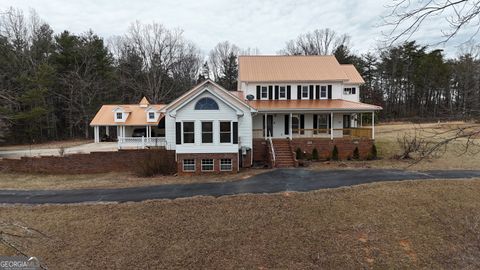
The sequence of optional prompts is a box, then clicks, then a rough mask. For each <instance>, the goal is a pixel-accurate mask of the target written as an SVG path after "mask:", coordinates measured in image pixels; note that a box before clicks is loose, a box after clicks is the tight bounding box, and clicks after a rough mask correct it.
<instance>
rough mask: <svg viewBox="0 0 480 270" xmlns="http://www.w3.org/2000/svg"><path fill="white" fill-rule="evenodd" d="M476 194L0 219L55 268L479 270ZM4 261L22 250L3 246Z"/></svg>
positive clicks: (216, 201)
mask: <svg viewBox="0 0 480 270" xmlns="http://www.w3.org/2000/svg"><path fill="white" fill-rule="evenodd" d="M479 193H480V179H477V180H455V181H405V182H390V183H375V184H370V185H361V186H355V187H349V188H340V189H333V190H322V191H316V192H308V193H294V192H293V193H292V192H290V193H282V194H275V195H242V196H226V197H220V198H211V197H197V198H190V199H177V200H160V201H149V202H143V203H124V204H93V205H68V206H62V205H50V206H14V207H12V206H9V207H3V208H0V217H1V219H2V222H3V221H5V222H10V223H11V222H13V221H15V222H19V223H20V224H23V225H25V226H28V227H32V228H34V229H36V230H38V231H40V232H42V233H43V234H44V235H45V237H34V238H21V237H17V238H15V237H10V238H9V240H10V241H15V243H16V244H17V245H18V247H19V248H21V249H22V250H24V251H25V252H26V253H27V254H30V255H34V256H38V257H40V258H42V261H43V262H44V263H45V264H46V266H48V267H49V268H50V269H79V268H81V269H119V268H123V269H128V268H143V269H145V268H157V269H160V268H161V269H165V268H170V269H172V268H174V269H184V268H216V269H238V268H247V269H286V268H293V269H318V268H322V269H359V268H374V269H393V268H395V269H398V268H401V269H408V268H424V269H425V268H426V269H445V268H447V269H461V268H471V269H476V268H480V261H479V260H478V258H479V256H480V249H479V248H478V239H480V231H479V230H478V225H479V224H480V223H479V221H480V200H478V194H479ZM286 194H288V196H287V195H286ZM475 228H477V229H475ZM0 254H5V255H13V254H15V252H14V251H13V250H11V249H9V248H6V247H5V246H2V245H0ZM413 258H415V259H413Z"/></svg>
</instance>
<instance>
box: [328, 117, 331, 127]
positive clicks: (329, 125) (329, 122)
mask: <svg viewBox="0 0 480 270" xmlns="http://www.w3.org/2000/svg"><path fill="white" fill-rule="evenodd" d="M331 128H332V114H328V129H331Z"/></svg>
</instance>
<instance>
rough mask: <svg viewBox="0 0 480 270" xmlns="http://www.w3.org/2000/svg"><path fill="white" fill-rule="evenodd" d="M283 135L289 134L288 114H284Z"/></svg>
mask: <svg viewBox="0 0 480 270" xmlns="http://www.w3.org/2000/svg"><path fill="white" fill-rule="evenodd" d="M284 133H285V135H288V134H290V115H288V114H285V132H284Z"/></svg>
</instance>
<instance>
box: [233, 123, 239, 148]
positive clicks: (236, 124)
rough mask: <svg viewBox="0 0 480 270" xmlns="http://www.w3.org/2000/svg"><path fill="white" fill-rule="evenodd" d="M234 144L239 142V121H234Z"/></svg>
mask: <svg viewBox="0 0 480 270" xmlns="http://www.w3.org/2000/svg"><path fill="white" fill-rule="evenodd" d="M233 144H238V122H233Z"/></svg>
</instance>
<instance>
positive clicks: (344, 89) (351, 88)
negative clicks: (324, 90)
mask: <svg viewBox="0 0 480 270" xmlns="http://www.w3.org/2000/svg"><path fill="white" fill-rule="evenodd" d="M353 88H355V94H353V93H352V90H353ZM347 89H349V91H348V92H347V93H345V91H346V90H347ZM343 94H344V95H356V94H357V87H354V86H350V87H344V88H343Z"/></svg>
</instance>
